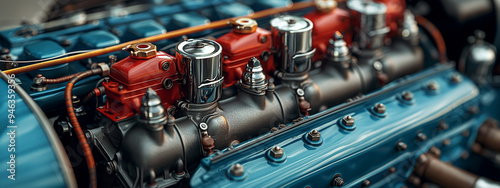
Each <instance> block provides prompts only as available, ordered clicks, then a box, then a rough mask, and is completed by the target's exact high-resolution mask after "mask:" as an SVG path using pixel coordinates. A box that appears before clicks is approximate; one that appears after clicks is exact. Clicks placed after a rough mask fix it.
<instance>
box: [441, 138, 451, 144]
mask: <svg viewBox="0 0 500 188" xmlns="http://www.w3.org/2000/svg"><path fill="white" fill-rule="evenodd" d="M450 144H451V140H450V139H444V140H443V145H445V146H448V145H450Z"/></svg>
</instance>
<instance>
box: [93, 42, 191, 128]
mask: <svg viewBox="0 0 500 188" xmlns="http://www.w3.org/2000/svg"><path fill="white" fill-rule="evenodd" d="M164 63H169V66H168V69H167V70H163V68H162V65H163V64H164ZM177 70H178V64H177V61H176V60H175V58H174V57H172V56H170V55H168V54H166V53H165V52H161V51H159V52H158V53H157V56H156V57H153V58H151V59H133V58H131V57H127V58H125V59H123V60H121V61H119V62H118V63H115V64H114V65H112V66H111V72H110V80H109V82H103V86H104V88H105V90H106V96H107V98H106V105H105V106H104V108H103V109H97V110H98V111H99V112H101V113H102V114H104V115H105V116H107V117H108V118H110V119H111V120H113V121H119V120H123V119H126V118H128V117H131V116H133V115H134V114H135V113H136V112H138V111H139V107H140V102H141V99H142V97H143V96H144V93H146V90H147V89H148V88H152V89H154V90H155V91H156V92H157V93H158V96H160V98H161V101H162V102H163V105H164V107H165V109H168V108H169V107H170V106H172V104H174V103H175V102H176V101H177V100H179V99H180V98H181V93H180V89H179V82H178V80H180V79H181V75H180V74H179V73H178V71H177ZM166 79H170V80H172V85H171V88H170V89H165V88H164V86H163V85H164V84H163V83H164V81H165V80H166Z"/></svg>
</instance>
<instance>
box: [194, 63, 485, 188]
mask: <svg viewBox="0 0 500 188" xmlns="http://www.w3.org/2000/svg"><path fill="white" fill-rule="evenodd" d="M452 73H454V70H453V68H451V67H445V66H438V67H435V68H431V69H429V70H426V71H424V72H421V73H419V74H417V75H415V76H412V77H409V78H406V79H401V80H399V81H396V82H395V83H393V84H391V85H388V86H386V87H384V88H382V89H381V90H379V91H377V92H375V93H373V94H370V95H368V96H366V97H364V98H361V99H359V100H358V101H354V102H351V103H347V104H343V105H340V106H337V107H333V108H331V109H329V110H326V111H324V112H321V113H319V114H316V115H314V116H311V117H309V118H308V119H307V120H304V121H302V122H299V123H296V124H292V125H289V126H288V127H287V128H285V129H282V130H280V131H277V132H274V133H268V134H266V135H263V136H261V137H258V138H255V139H253V140H250V141H247V142H244V143H242V144H239V145H237V146H236V147H235V149H233V150H228V149H226V150H224V151H221V152H219V153H216V154H214V155H211V156H209V157H207V158H205V159H203V160H202V162H201V165H200V166H199V168H198V169H197V170H196V172H195V174H194V175H193V176H192V179H191V186H193V187H307V186H309V187H328V186H330V180H331V179H332V178H333V176H334V175H335V174H341V176H342V178H343V179H344V182H345V184H344V187H361V183H362V181H363V180H365V179H369V180H370V181H371V182H372V184H371V185H372V187H381V186H389V187H398V186H399V185H400V184H402V183H404V182H405V181H406V179H407V177H408V175H409V173H411V171H412V166H413V163H414V161H415V159H416V157H417V156H418V155H419V154H420V153H422V152H426V151H427V150H428V149H429V148H430V147H431V146H437V147H438V148H440V149H441V150H442V151H443V152H442V160H444V161H455V160H457V159H459V158H460V155H461V153H462V152H463V151H467V150H468V148H470V147H471V146H472V144H473V141H474V140H475V135H476V134H475V133H476V132H477V129H478V127H479V125H481V124H482V122H483V121H484V119H485V118H486V116H484V115H478V114H471V113H469V112H468V109H469V108H470V107H471V106H477V105H479V97H478V94H479V91H478V88H477V87H476V86H475V85H474V83H473V82H472V81H470V80H469V79H464V80H463V82H461V83H458V84H456V83H453V82H451V81H450V79H449V78H450V75H451V74H452ZM431 81H435V82H436V83H438V84H439V86H440V88H439V90H438V92H430V91H429V90H428V89H427V88H426V87H425V86H426V85H427V84H428V83H429V82H431ZM403 91H411V92H413V94H414V103H413V104H408V103H404V102H402V101H401V99H400V96H399V95H400V93H401V92H403ZM380 102H381V103H384V104H385V105H386V108H387V110H386V113H387V116H385V117H381V116H377V115H376V114H374V112H373V111H372V110H371V108H372V106H373V105H374V104H376V103H380ZM346 115H351V116H352V117H354V119H355V124H354V129H352V130H347V129H344V128H342V126H341V123H340V120H341V118H342V117H343V116H346ZM440 122H446V123H448V124H449V127H450V128H449V129H448V130H444V131H443V130H439V129H438V125H439V123H440ZM312 129H316V130H318V131H319V132H320V133H321V137H322V139H323V143H322V144H321V145H319V146H318V145H312V144H310V143H308V142H306V140H305V137H304V135H306V134H307V133H308V132H309V131H311V130H312ZM465 130H467V131H469V132H470V134H469V135H468V136H467V137H464V136H463V135H462V134H461V133H462V132H463V131H465ZM419 132H421V133H424V134H426V135H427V138H428V139H427V140H425V141H418V140H417V134H418V133H419ZM445 139H450V141H451V142H452V145H453V146H454V147H453V148H451V147H450V148H448V147H447V146H446V145H444V144H441V143H442V142H443V140H445ZM400 141H402V142H404V143H406V144H407V148H408V149H406V150H404V151H401V150H397V149H396V146H397V143H398V142H400ZM276 145H278V146H281V147H282V148H283V149H284V151H285V154H286V159H285V160H284V161H283V162H273V160H270V158H269V156H268V152H269V150H270V148H272V147H273V146H276ZM236 163H239V164H241V165H243V166H244V168H245V174H246V175H245V176H246V177H244V178H240V179H243V180H235V179H233V178H231V175H229V174H228V169H229V167H230V166H231V165H233V164H236ZM390 167H395V169H396V172H394V173H390V172H389V168H390ZM285 174H286V175H285Z"/></svg>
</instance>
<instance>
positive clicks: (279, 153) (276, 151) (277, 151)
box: [270, 146, 283, 158]
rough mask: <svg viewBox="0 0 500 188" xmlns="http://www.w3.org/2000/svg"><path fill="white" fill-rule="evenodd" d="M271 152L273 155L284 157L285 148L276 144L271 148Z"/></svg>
mask: <svg viewBox="0 0 500 188" xmlns="http://www.w3.org/2000/svg"><path fill="white" fill-rule="evenodd" d="M270 154H271V157H274V158H281V157H283V148H281V147H279V146H274V147H273V148H271V151H270Z"/></svg>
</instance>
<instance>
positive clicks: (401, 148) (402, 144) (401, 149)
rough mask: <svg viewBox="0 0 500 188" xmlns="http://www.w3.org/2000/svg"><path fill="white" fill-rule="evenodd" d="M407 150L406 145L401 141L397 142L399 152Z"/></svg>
mask: <svg viewBox="0 0 500 188" xmlns="http://www.w3.org/2000/svg"><path fill="white" fill-rule="evenodd" d="M407 148H408V145H406V143H404V142H402V141H399V142H398V145H397V149H398V150H399V151H403V150H406V149H407Z"/></svg>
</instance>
